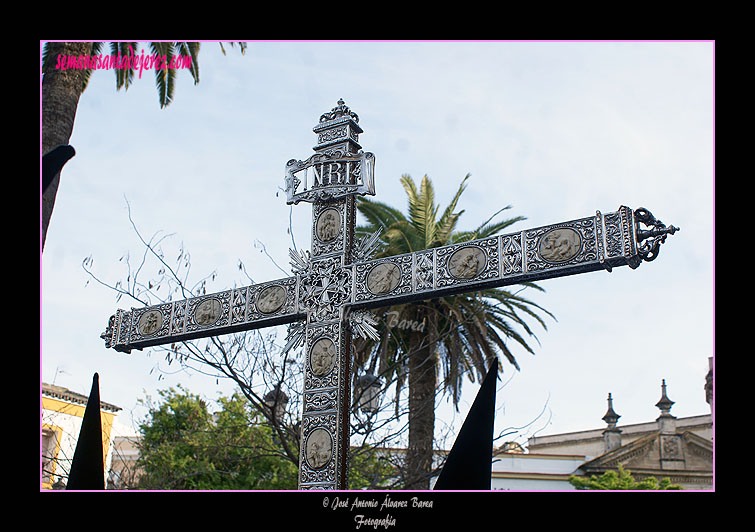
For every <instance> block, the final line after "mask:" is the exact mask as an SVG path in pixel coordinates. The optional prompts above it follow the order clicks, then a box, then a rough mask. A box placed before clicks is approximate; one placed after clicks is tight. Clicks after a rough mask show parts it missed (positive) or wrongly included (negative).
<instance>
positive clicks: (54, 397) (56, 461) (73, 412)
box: [40, 383, 121, 489]
mask: <svg viewBox="0 0 755 532" xmlns="http://www.w3.org/2000/svg"><path fill="white" fill-rule="evenodd" d="M41 391H42V395H41V440H40V455H41V461H40V487H41V489H64V488H65V485H66V482H67V480H68V472H69V471H70V469H71V462H72V461H73V454H74V451H75V450H76V442H77V441H78V438H79V432H80V431H81V423H82V420H83V419H84V411H85V410H86V406H87V400H88V397H87V396H86V395H82V394H80V393H77V392H74V391H71V390H69V389H67V388H63V387H62V386H54V385H52V384H46V383H42V390H41ZM120 410H121V408H120V407H118V406H115V405H112V404H109V403H105V402H103V401H100V416H101V420H102V451H103V452H102V455H103V457H104V459H105V463H104V464H103V471H108V469H109V468H110V461H111V457H112V449H113V436H114V431H113V426H114V423H115V420H116V416H117V415H118V412H119V411H120Z"/></svg>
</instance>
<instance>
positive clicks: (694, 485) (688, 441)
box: [491, 360, 714, 490]
mask: <svg viewBox="0 0 755 532" xmlns="http://www.w3.org/2000/svg"><path fill="white" fill-rule="evenodd" d="M712 372H713V369H712V360H709V371H708V375H707V376H706V379H705V385H704V390H705V395H706V401H707V402H708V404H709V405H710V409H711V413H709V414H703V415H699V416H691V417H683V418H677V417H675V416H673V415H672V414H671V407H672V406H673V404H674V402H673V401H671V400H670V399H669V397H668V393H667V386H666V381H665V380H663V381H662V383H661V398H660V400H659V401H658V402H657V403H656V405H655V406H656V407H657V408H658V409H659V410H660V415H659V416H658V418H656V419H655V420H653V421H648V422H647V423H636V424H632V425H623V426H619V424H618V420H619V418H620V417H621V416H619V415H618V414H617V413H616V412H615V411H614V409H613V398H612V397H611V394H609V395H608V408H607V411H606V414H605V415H604V416H603V421H604V422H605V423H606V426H605V427H603V428H596V429H591V430H585V431H578V432H570V433H563V434H552V435H546V436H537V437H532V438H530V439H529V440H528V442H527V450H526V452H525V451H524V449H522V448H521V447H518V446H509V447H508V448H503V449H501V450H500V451H499V452H498V453H496V455H495V456H494V457H493V464H492V477H493V478H492V483H491V486H492V489H495V490H573V489H575V488H574V487H573V486H572V485H571V484H570V483H569V477H570V476H571V475H576V476H585V477H590V476H593V475H595V476H600V475H602V474H603V473H606V472H607V471H612V470H613V471H615V470H617V469H618V467H619V464H621V465H622V467H623V468H624V469H626V470H628V471H630V473H631V474H632V476H633V478H634V479H635V480H638V481H639V480H642V479H645V478H648V477H655V478H656V479H657V480H661V479H663V478H669V479H670V480H671V482H672V483H673V484H678V485H679V486H681V487H682V488H683V489H685V490H712V489H713V488H714V475H713V436H714V433H713V415H712V414H713V373H712Z"/></svg>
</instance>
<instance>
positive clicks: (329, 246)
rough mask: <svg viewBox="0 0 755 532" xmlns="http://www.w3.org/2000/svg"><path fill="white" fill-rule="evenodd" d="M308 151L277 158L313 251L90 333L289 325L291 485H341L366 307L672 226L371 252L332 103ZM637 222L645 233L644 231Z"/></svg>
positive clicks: (150, 338) (363, 164) (613, 257)
mask: <svg viewBox="0 0 755 532" xmlns="http://www.w3.org/2000/svg"><path fill="white" fill-rule="evenodd" d="M313 130H314V132H315V133H316V134H317V145H316V146H315V147H314V148H313V149H314V151H315V154H314V155H313V156H311V157H310V158H309V159H307V160H305V161H299V160H295V159H292V160H290V161H288V163H287V164H286V177H285V184H286V193H287V203H288V204H297V203H299V202H301V201H305V202H309V203H312V249H311V252H306V253H304V254H301V253H296V252H294V251H291V252H290V255H291V266H292V270H293V276H291V277H287V278H285V279H278V280H275V281H269V282H265V283H260V284H255V285H251V286H247V287H244V288H237V289H232V290H226V291H224V292H219V293H216V294H209V295H203V296H198V297H195V298H191V299H186V300H183V301H173V302H168V303H163V304H159V305H154V306H149V307H144V308H139V309H136V308H132V309H131V310H130V311H124V310H120V309H118V310H117V311H116V313H115V315H113V316H111V317H110V320H109V322H108V326H107V329H106V330H105V332H104V333H103V334H102V335H101V336H102V338H103V339H104V340H105V347H107V348H113V349H115V350H116V351H121V352H125V353H130V352H131V350H132V349H143V348H145V347H150V346H154V345H160V344H168V343H173V342H179V341H186V340H192V339H197V338H205V337H209V336H217V335H221V334H227V333H233V332H240V331H245V330H250V329H257V328H262V327H268V326H273V325H281V324H285V323H288V324H290V325H289V330H288V338H287V343H286V347H285V348H284V349H285V350H286V351H288V350H290V349H295V348H298V347H299V346H302V345H304V353H305V356H306V360H305V378H304V400H303V405H302V417H301V434H300V454H299V489H346V488H347V482H346V478H347V471H348V460H347V457H348V450H349V412H350V394H351V391H350V373H351V358H352V357H351V338H352V334H357V335H359V336H362V337H372V338H376V329H375V327H374V326H375V324H376V321H375V318H374V317H373V316H372V314H371V313H370V312H369V309H372V308H378V307H385V306H390V305H395V304H397V303H403V302H409V301H419V300H427V299H434V298H438V297H442V296H446V295H452V294H458V293H462V292H470V291H477V290H480V289H483V288H495V287H501V286H506V285H511V284H518V283H522V282H526V281H537V280H541V279H547V278H552V277H564V276H568V275H573V274H578V273H585V272H591V271H595V270H600V269H606V270H608V271H611V269H612V268H614V267H617V266H624V265H628V266H629V267H630V268H632V269H634V268H637V267H638V266H639V265H640V263H641V262H642V261H643V260H646V261H650V260H653V259H655V258H656V257H657V255H658V252H659V247H660V244H661V243H663V242H664V241H665V239H666V236H667V235H668V234H673V233H674V232H675V231H677V228H676V227H674V226H673V225H672V226H670V227H666V226H665V225H664V224H663V223H661V222H660V220H657V219H655V218H654V217H653V215H652V214H651V213H650V212H649V211H648V210H647V209H637V210H634V211H633V210H632V209H630V208H628V207H624V206H622V207H619V209H618V210H617V211H616V212H611V213H606V214H601V213H600V212H599V211H598V212H596V214H595V215H594V216H589V217H587V218H580V219H577V220H572V221H568V222H560V223H556V224H552V225H547V226H544V227H537V228H534V229H527V230H524V231H518V232H516V233H509V234H505V235H498V236H493V237H489V238H483V239H479V240H472V241H469V242H464V243H459V244H452V245H448V246H443V247H438V248H433V249H428V250H423V251H417V252H415V253H407V254H404V255H397V256H392V257H387V258H380V259H370V257H371V256H372V255H373V254H374V252H375V250H376V248H377V246H378V244H379V235H377V234H375V235H371V236H368V237H366V238H364V239H361V240H360V241H358V242H355V241H354V227H355V219H356V196H357V195H367V194H369V195H374V194H375V181H374V168H375V157H374V155H373V154H371V153H367V152H364V151H362V149H361V146H360V145H359V134H360V133H362V132H363V131H362V129H361V128H360V127H359V117H358V116H357V115H356V113H354V112H352V111H351V110H350V109H349V108H348V107H347V106H346V105H345V104H344V102H343V100H339V101H338V105H337V106H336V107H334V108H333V109H332V110H331V111H330V112H328V113H325V114H323V115H322V116H321V117H320V121H319V123H318V124H317V125H316V126H315V127H314V129H313ZM643 227H645V228H647V229H645V228H643Z"/></svg>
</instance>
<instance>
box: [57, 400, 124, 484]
mask: <svg viewBox="0 0 755 532" xmlns="http://www.w3.org/2000/svg"><path fill="white" fill-rule="evenodd" d="M42 410H43V411H44V410H48V411H50V412H57V413H58V414H64V415H69V416H74V417H78V418H81V419H83V418H84V412H85V411H86V406H85V405H79V404H73V403H68V402H66V401H61V400H59V399H53V398H52V397H42ZM114 418H115V414H114V413H112V412H107V411H103V410H100V419H101V422H102V456H103V459H104V461H105V462H104V463H103V464H102V466H103V469H107V462H108V458H109V455H108V453H109V452H110V434H111V432H112V429H113V420H114ZM80 428H81V424H80V423H79V430H80ZM42 429H43V430H44V429H47V430H51V431H53V432H56V433H57V438H56V440H57V443H56V448H55V454H54V456H55V457H57V456H58V453H59V451H60V447H61V442H62V439H63V437H64V429H63V428H62V427H59V426H56V425H51V424H49V423H45V422H44V421H43V422H42ZM67 436H68V437H70V438H73V439H74V440H78V438H79V434H78V433H76V434H68V435H67ZM74 448H75V445H74ZM53 468H54V465H53ZM53 474H54V469H53ZM50 478H51V479H52V478H53V475H51V476H50ZM42 488H44V489H51V488H52V485H51V482H43V483H42Z"/></svg>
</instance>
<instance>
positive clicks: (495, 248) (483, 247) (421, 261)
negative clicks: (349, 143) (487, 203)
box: [351, 206, 678, 309]
mask: <svg viewBox="0 0 755 532" xmlns="http://www.w3.org/2000/svg"><path fill="white" fill-rule="evenodd" d="M645 224H648V225H649V226H650V225H652V226H653V227H654V229H652V230H645V229H643V228H642V227H643V226H644V225H645ZM677 230H678V229H677V228H676V227H674V226H670V227H669V228H666V227H665V226H664V225H663V224H662V223H661V222H660V221H658V220H656V219H655V218H654V217H653V216H652V214H650V213H649V211H647V210H646V209H638V210H636V211H632V209H630V208H629V207H624V206H621V207H619V209H618V210H617V211H616V212H611V213H607V214H602V213H601V212H600V211H598V212H596V214H595V216H590V217H587V218H580V219H578V220H573V221H569V222H561V223H556V224H552V225H546V226H542V227H537V228H534V229H526V230H524V231H519V232H516V233H509V234H505V235H498V236H492V237H489V238H482V239H479V240H471V241H468V242H463V243H457V244H452V245H448V246H443V247H437V248H433V249H428V250H423V251H417V252H414V253H407V254H404V255H397V256H393V257H387V258H381V259H376V260H371V261H366V262H358V263H355V264H354V265H353V270H354V288H353V296H352V300H351V305H352V307H353V308H355V309H357V308H375V307H383V306H388V305H394V304H397V303H400V302H405V301H416V300H424V299H433V298H436V297H441V296H445V295H451V294H458V293H463V292H470V291H473V290H479V289H484V288H496V287H501V286H507V285H512V284H519V283H523V282H530V281H539V280H542V279H548V278H552V277H565V276H568V275H574V274H578V273H586V272H592V271H596V270H603V269H605V270H608V271H611V269H612V268H614V267H618V266H625V265H626V266H629V267H631V268H632V269H634V268H637V267H638V266H639V265H640V263H641V262H642V260H648V261H649V260H653V258H655V256H657V254H658V248H659V246H660V243H661V242H662V239H665V235H666V234H669V233H670V234H673V233H674V232H675V231H677Z"/></svg>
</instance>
